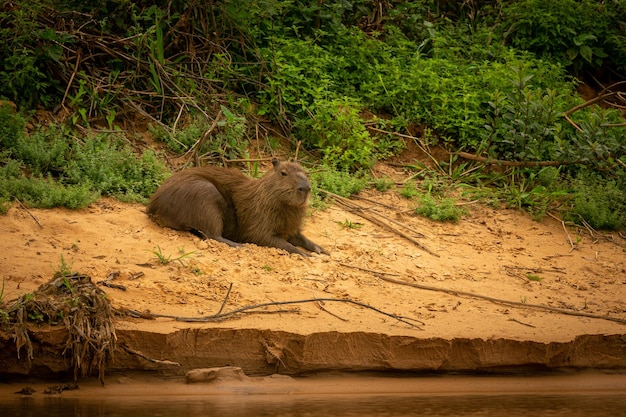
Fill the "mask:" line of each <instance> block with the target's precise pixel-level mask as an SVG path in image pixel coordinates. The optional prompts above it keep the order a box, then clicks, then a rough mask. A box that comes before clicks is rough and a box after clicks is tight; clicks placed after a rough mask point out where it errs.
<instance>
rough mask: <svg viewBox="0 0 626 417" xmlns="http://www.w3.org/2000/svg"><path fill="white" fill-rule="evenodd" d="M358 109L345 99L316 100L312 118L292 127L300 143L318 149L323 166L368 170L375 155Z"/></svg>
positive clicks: (373, 143) (372, 143) (373, 142)
mask: <svg viewBox="0 0 626 417" xmlns="http://www.w3.org/2000/svg"><path fill="white" fill-rule="evenodd" d="M357 106H358V104H357V103H356V102H354V100H348V99H335V100H318V101H316V102H315V103H314V104H313V105H312V106H311V107H310V111H311V117H310V118H301V119H299V120H297V121H296V124H295V128H296V132H298V135H299V136H301V137H302V138H303V143H305V144H308V145H310V146H311V145H312V147H313V148H315V149H319V150H320V152H321V153H322V155H323V160H324V163H325V164H326V165H329V166H332V167H334V168H337V169H338V170H344V171H348V170H355V169H360V168H370V167H371V166H372V165H374V162H375V158H376V155H377V154H378V146H377V145H376V142H375V140H374V138H373V137H372V136H370V134H369V132H368V131H367V129H366V128H365V126H364V121H363V119H361V117H360V116H359V109H358V107H357Z"/></svg>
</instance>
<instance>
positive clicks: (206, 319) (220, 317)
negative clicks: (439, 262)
mask: <svg viewBox="0 0 626 417" xmlns="http://www.w3.org/2000/svg"><path fill="white" fill-rule="evenodd" d="M320 302H335V303H348V304H354V305H357V306H359V307H363V308H366V309H368V310H372V311H375V312H376V313H378V314H382V315H383V316H387V317H391V318H392V319H395V320H397V321H399V322H401V323H404V324H406V325H408V326H410V327H413V328H416V329H418V330H423V329H422V328H420V327H419V326H416V325H415V324H414V323H411V322H410V321H414V322H417V323H420V324H422V325H425V323H424V322H421V321H419V320H416V319H412V318H408V317H403V316H398V315H396V314H392V313H388V312H386V311H383V310H380V309H378V308H376V307H373V306H371V305H369V304H365V303H362V302H360V301H355V300H351V299H349V298H309V299H304V300H293V301H273V302H269V303H260V304H252V305H249V306H245V307H241V308H237V309H235V310H231V311H228V312H226V313H216V314H212V315H210V316H202V317H180V316H172V315H168V314H152V317H164V318H171V319H174V320H176V321H183V322H188V323H212V322H220V321H224V320H228V319H231V318H234V317H235V316H237V315H239V314H242V313H250V312H251V313H265V312H264V311H261V312H259V311H254V310H258V309H261V308H264V307H270V306H282V305H292V304H305V303H320ZM318 306H319V304H318ZM282 312H285V311H282ZM409 320H410V321H409Z"/></svg>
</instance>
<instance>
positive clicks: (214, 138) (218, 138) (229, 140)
mask: <svg viewBox="0 0 626 417" xmlns="http://www.w3.org/2000/svg"><path fill="white" fill-rule="evenodd" d="M221 109H222V114H223V115H224V118H223V119H221V120H220V121H218V123H217V126H216V129H214V130H213V131H211V134H210V136H208V137H206V138H204V135H205V134H206V133H207V132H208V131H209V129H210V127H211V126H210V125H209V123H208V122H207V121H206V120H205V119H204V118H200V117H195V118H193V119H191V121H190V122H189V124H188V125H187V126H184V127H183V128H182V129H179V130H176V131H175V132H173V133H169V132H167V131H165V129H162V128H160V127H154V126H151V127H150V130H151V132H152V134H153V135H154V137H155V139H158V140H160V141H162V142H163V143H165V144H166V145H167V147H168V148H169V149H170V150H172V151H174V152H176V153H179V154H180V153H184V152H186V151H188V150H190V149H191V148H192V146H194V145H196V143H200V146H199V147H198V148H197V149H196V152H197V154H198V156H202V157H205V158H210V159H214V158H220V159H236V158H241V157H247V152H248V151H247V145H248V144H249V143H248V140H247V138H246V134H247V129H248V127H247V120H246V118H245V117H243V116H238V115H236V114H235V113H233V112H232V111H230V110H229V109H227V108H226V107H225V106H221ZM203 138H204V139H203Z"/></svg>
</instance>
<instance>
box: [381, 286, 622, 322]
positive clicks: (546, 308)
mask: <svg viewBox="0 0 626 417" xmlns="http://www.w3.org/2000/svg"><path fill="white" fill-rule="evenodd" d="M376 276H377V277H378V278H379V279H381V280H383V281H386V282H390V283H392V284H399V285H405V286H408V287H413V288H418V289H420V290H427V291H436V292H443V293H446V294H451V295H455V296H463V297H468V298H474V299H480V300H486V301H490V302H492V303H494V304H500V305H506V306H509V307H521V308H528V309H535V310H544V311H549V312H552V313H559V314H565V315H569V316H579V317H587V318H592V319H600V320H608V321H614V322H616V323H619V324H625V325H626V320H625V319H620V318H618V317H609V316H608V315H604V316H601V315H599V314H591V313H581V312H579V311H572V310H566V309H563V308H558V307H550V306H545V305H540V304H528V303H522V302H518V301H509V300H502V299H500V298H494V297H489V296H486V295H480V294H475V293H471V292H467V291H458V290H451V289H447V288H438V287H431V286H430V285H423V284H416V283H412V282H406V281H400V280H397V279H393V278H387V277H385V276H384V274H380V275H376Z"/></svg>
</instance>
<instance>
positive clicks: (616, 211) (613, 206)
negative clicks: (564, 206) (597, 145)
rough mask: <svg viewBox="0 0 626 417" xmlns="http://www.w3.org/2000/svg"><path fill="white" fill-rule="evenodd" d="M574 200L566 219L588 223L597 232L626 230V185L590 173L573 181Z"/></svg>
mask: <svg viewBox="0 0 626 417" xmlns="http://www.w3.org/2000/svg"><path fill="white" fill-rule="evenodd" d="M569 186H570V187H571V190H572V193H571V199H570V201H569V209H568V210H567V211H566V212H565V218H566V219H567V220H570V221H573V222H575V223H577V224H582V221H583V220H584V221H585V222H587V223H588V224H589V225H590V226H591V227H593V228H595V229H607V230H616V229H624V228H626V193H625V192H624V190H625V189H626V182H625V181H624V179H623V178H622V179H621V180H619V179H617V180H615V179H613V180H607V179H605V178H603V177H602V176H600V175H599V174H597V173H594V172H592V171H589V170H583V171H581V172H579V173H578V174H577V175H576V176H575V177H573V178H571V179H570V181H569Z"/></svg>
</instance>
